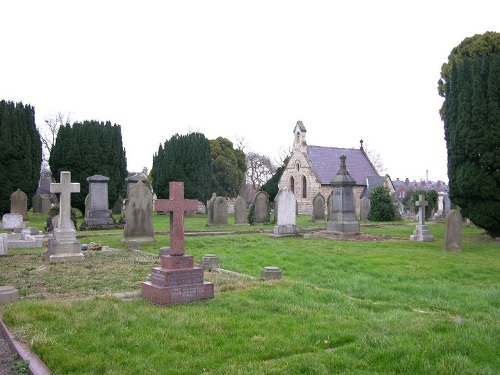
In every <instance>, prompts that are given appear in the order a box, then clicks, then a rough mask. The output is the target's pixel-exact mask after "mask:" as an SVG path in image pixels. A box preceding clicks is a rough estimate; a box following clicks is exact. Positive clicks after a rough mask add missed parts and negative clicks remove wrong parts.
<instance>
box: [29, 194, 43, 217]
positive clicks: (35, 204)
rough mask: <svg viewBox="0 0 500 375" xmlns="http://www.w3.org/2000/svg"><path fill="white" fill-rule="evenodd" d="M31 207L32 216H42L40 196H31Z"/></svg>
mask: <svg viewBox="0 0 500 375" xmlns="http://www.w3.org/2000/svg"><path fill="white" fill-rule="evenodd" d="M31 206H32V208H33V214H35V215H39V214H43V212H42V196H41V195H40V194H35V195H33V198H32V199H31Z"/></svg>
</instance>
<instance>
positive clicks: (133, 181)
mask: <svg viewBox="0 0 500 375" xmlns="http://www.w3.org/2000/svg"><path fill="white" fill-rule="evenodd" d="M147 180H148V179H147V177H146V176H144V175H142V174H141V173H136V174H134V175H133V176H130V177H127V178H126V179H125V181H126V182H127V195H128V193H129V192H130V190H132V188H134V187H135V186H136V185H137V184H138V183H139V181H142V182H143V183H144V184H145V183H146V181H147Z"/></svg>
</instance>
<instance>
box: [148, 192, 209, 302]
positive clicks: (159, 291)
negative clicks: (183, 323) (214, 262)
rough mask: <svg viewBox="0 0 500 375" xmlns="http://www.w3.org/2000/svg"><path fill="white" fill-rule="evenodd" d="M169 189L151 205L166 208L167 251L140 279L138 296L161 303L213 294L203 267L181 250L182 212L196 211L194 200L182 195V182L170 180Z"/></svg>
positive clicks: (163, 209) (160, 208)
mask: <svg viewBox="0 0 500 375" xmlns="http://www.w3.org/2000/svg"><path fill="white" fill-rule="evenodd" d="M169 191H170V196H169V199H158V200H156V202H155V206H156V205H158V206H157V207H156V208H157V210H161V211H165V212H170V255H162V256H161V257H160V258H161V267H156V268H153V269H152V273H151V281H147V282H143V283H142V296H143V297H144V298H146V299H148V300H150V301H152V302H153V303H155V304H157V305H161V306H164V305H172V304H177V303H187V302H192V301H196V300H203V299H209V298H213V296H214V284H213V283H210V282H204V281H203V269H202V268H201V267H195V266H194V259H193V256H192V255H185V253H184V212H185V211H196V210H197V209H198V201H197V200H194V199H184V183H183V182H170V184H169Z"/></svg>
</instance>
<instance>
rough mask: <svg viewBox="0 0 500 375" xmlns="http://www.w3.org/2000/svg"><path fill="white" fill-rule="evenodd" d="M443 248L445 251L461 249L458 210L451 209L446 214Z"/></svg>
mask: <svg viewBox="0 0 500 375" xmlns="http://www.w3.org/2000/svg"><path fill="white" fill-rule="evenodd" d="M444 249H445V250H446V251H461V250H462V214H461V213H460V211H459V210H451V211H450V212H449V213H448V215H447V216H446V225H445V229H444Z"/></svg>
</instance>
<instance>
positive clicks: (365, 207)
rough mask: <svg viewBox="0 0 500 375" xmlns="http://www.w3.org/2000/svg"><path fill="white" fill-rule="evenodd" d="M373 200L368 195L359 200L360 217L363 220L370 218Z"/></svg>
mask: <svg viewBox="0 0 500 375" xmlns="http://www.w3.org/2000/svg"><path fill="white" fill-rule="evenodd" d="M370 209H371V202H370V199H368V198H367V197H363V198H361V200H360V202H359V218H360V220H361V221H367V220H368V214H369V213H370Z"/></svg>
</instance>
